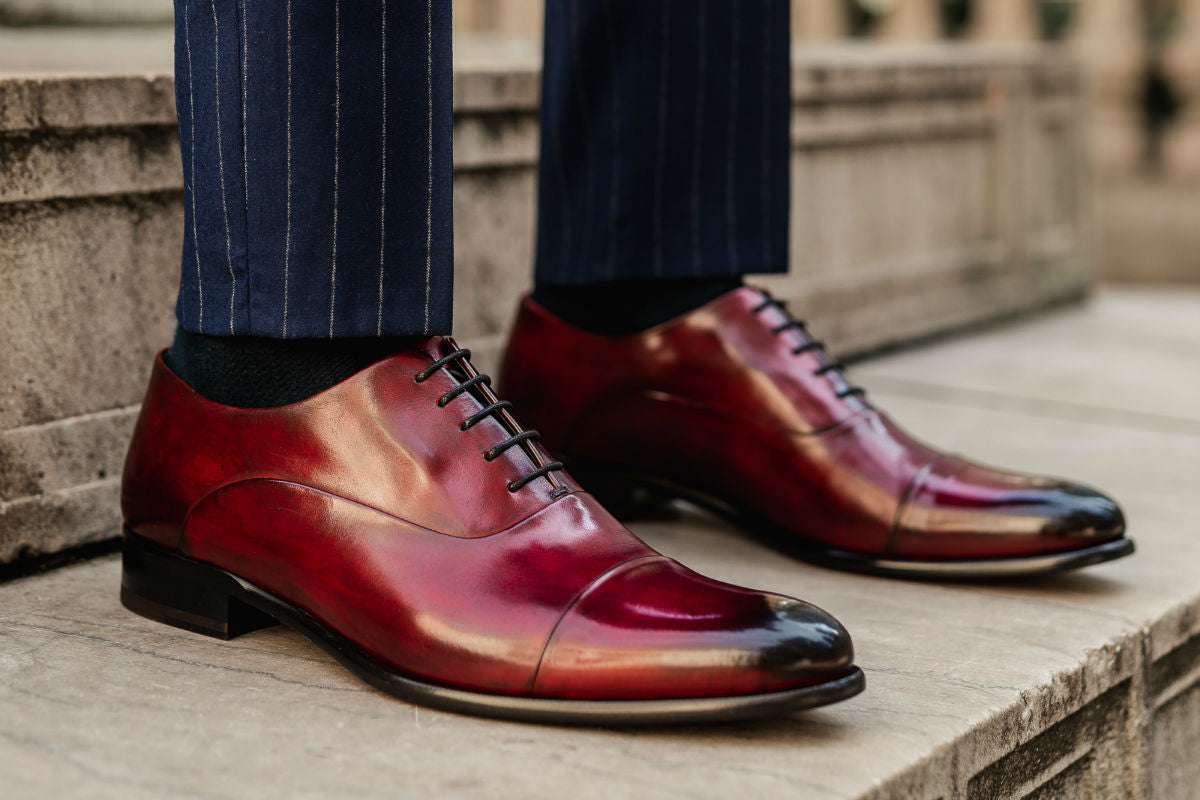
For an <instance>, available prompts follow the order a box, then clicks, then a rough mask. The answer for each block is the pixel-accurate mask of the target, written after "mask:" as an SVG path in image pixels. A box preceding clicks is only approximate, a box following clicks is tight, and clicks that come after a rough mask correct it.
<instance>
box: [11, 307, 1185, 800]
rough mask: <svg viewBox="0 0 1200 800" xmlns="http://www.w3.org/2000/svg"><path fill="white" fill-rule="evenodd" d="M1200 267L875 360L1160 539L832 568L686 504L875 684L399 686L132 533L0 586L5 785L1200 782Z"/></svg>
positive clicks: (974, 441) (659, 530) (1181, 792)
mask: <svg viewBox="0 0 1200 800" xmlns="http://www.w3.org/2000/svg"><path fill="white" fill-rule="evenodd" d="M1197 353H1200V292H1196V291H1192V292H1170V293H1167V292H1163V293H1158V292H1150V291H1140V292H1135V291H1129V290H1122V291H1105V292H1103V293H1101V294H1100V295H1099V297H1098V298H1097V300H1096V301H1095V302H1093V303H1091V304H1090V305H1088V306H1087V307H1085V308H1080V309H1076V310H1071V311H1067V312H1060V313H1056V314H1053V315H1048V316H1045V317H1042V318H1039V319H1037V320H1035V321H1031V322H1027V323H1023V324H1020V325H1016V326H1012V327H1008V328H1005V329H1003V330H995V331H992V332H988V333H985V334H980V335H976V336H972V337H969V338H963V339H959V340H955V341H952V342H948V343H943V344H939V345H937V346H933V347H929V348H925V349H920V350H916V351H912V352H909V353H905V354H902V355H896V356H891V357H887V358H882V359H876V360H871V361H868V362H865V363H863V364H861V365H860V366H859V367H858V368H857V369H856V370H855V371H854V372H855V378H856V379H858V381H859V382H861V383H864V384H866V385H867V386H868V387H872V389H873V392H872V395H873V397H874V398H875V400H876V402H877V403H878V404H880V405H881V406H882V407H884V408H887V409H889V410H891V411H892V412H893V414H894V415H895V416H896V417H897V418H898V419H899V420H901V421H902V422H903V423H904V424H905V425H907V426H908V427H909V428H911V429H912V430H913V431H914V432H915V433H917V434H919V435H921V436H923V437H925V438H927V439H930V440H932V441H934V442H937V443H939V444H941V445H943V446H947V447H949V448H952V449H954V450H959V451H964V452H968V453H971V454H973V455H975V456H977V457H979V458H982V459H984V460H987V461H990V462H993V463H1000V464H1006V465H1012V466H1023V467H1026V468H1031V469H1037V470H1044V471H1048V472H1053V473H1059V474H1065V475H1070V476H1072V477H1075V478H1078V479H1081V480H1084V481H1088V482H1091V483H1094V484H1097V485H1099V486H1102V487H1105V488H1106V489H1108V490H1110V491H1112V492H1113V493H1115V495H1116V496H1117V497H1118V498H1119V499H1120V500H1121V501H1122V502H1123V504H1124V505H1125V507H1126V510H1127V511H1128V515H1129V520H1130V530H1131V534H1132V535H1133V536H1134V537H1135V538H1136V539H1137V541H1138V545H1139V553H1138V554H1137V555H1136V556H1134V557H1133V558H1130V559H1126V560H1123V561H1119V562H1115V563H1112V564H1108V565H1103V566H1101V567H1098V568H1094V569H1091V570H1088V571H1085V572H1081V573H1075V574H1069V575H1062V576H1055V577H1048V578H1044V579H1040V580H1031V581H1024V582H1008V583H992V584H983V585H970V584H947V585H938V584H919V583H905V582H900V581H892V580H884V579H874V578H867V577H859V576H852V575H844V574H839V573H833V572H830V571H826V570H822V569H818V568H816V567H810V566H807V565H804V564H801V563H798V562H794V561H791V560H789V559H787V558H784V557H782V556H779V555H776V554H774V553H772V552H770V551H768V550H765V549H763V548H762V547H761V546H759V545H758V544H756V543H754V542H753V541H751V540H749V539H748V538H746V537H745V536H743V535H742V534H740V533H739V532H737V531H735V530H733V529H731V528H729V527H727V526H726V525H724V524H722V523H720V522H717V521H715V520H713V519H711V518H709V517H706V516H704V515H702V514H700V513H699V512H691V511H688V512H686V513H685V515H684V516H683V517H682V518H681V519H680V520H678V521H672V522H657V523H647V524H638V525H635V530H636V531H637V532H638V533H639V534H641V535H643V536H644V537H645V538H646V539H648V540H649V541H650V543H651V544H652V545H653V546H655V547H656V548H658V549H660V550H662V551H663V552H665V553H667V554H668V555H671V556H675V557H678V558H681V559H682V560H683V561H685V562H686V563H687V564H689V565H690V566H692V567H694V568H696V569H698V570H700V571H701V572H704V573H707V574H710V575H713V576H715V577H718V578H721V579H724V580H728V581H733V582H736V583H741V584H746V585H754V586H763V587H769V588H771V589H774V590H778V591H783V592H788V593H792V594H796V595H799V596H801V597H805V598H808V599H811V600H813V601H814V602H817V603H819V604H821V605H823V606H824V607H826V608H828V609H829V610H830V611H832V612H833V613H834V614H836V615H837V616H838V617H840V618H841V619H842V620H843V621H844V622H845V623H846V624H847V625H848V626H849V628H850V630H851V631H852V633H853V634H854V636H855V641H856V643H857V649H858V653H859V658H860V663H861V664H862V666H863V667H864V669H865V670H866V671H867V677H868V690H867V692H866V693H865V694H863V695H861V696H860V697H858V698H855V699H853V700H851V701H849V702H846V703H843V704H840V705H837V706H833V707H830V708H827V709H822V710H818V711H814V712H809V713H803V714H799V715H796V716H794V717H791V718H787V719H780V720H775V721H771V722H765V723H759V724H742V725H731V726H719V727H710V728H706V727H693V728H686V729H681V730H651V731H626V730H559V729H553V728H548V727H539V726H534V725H520V724H509V723H501V722H491V721H482V720H475V719H470V718H466V717H459V716H455V715H451V714H444V713H438V712H433V711H429V710H425V709H419V708H415V707H412V706H409V705H407V704H405V703H402V702H400V701H397V700H394V699H391V698H389V697H387V696H384V695H382V694H380V693H378V692H375V691H373V690H371V689H369V688H367V687H366V686H365V685H363V684H361V683H359V682H358V681H357V680H355V679H354V678H352V677H350V676H349V675H348V674H347V673H345V672H344V671H343V670H342V669H341V668H340V667H339V666H337V665H336V664H335V663H334V662H333V661H332V660H331V659H329V658H328V657H326V656H325V655H324V654H323V653H322V652H321V651H319V650H317V649H316V648H315V647H314V646H312V645H310V644H309V643H307V642H306V641H305V640H303V639H301V638H300V637H299V636H297V635H295V634H292V633H290V632H287V631H284V630H280V629H272V630H264V631H260V632H257V633H254V634H251V635H248V636H245V637H243V638H240V639H237V640H234V641H232V642H229V643H222V642H218V641H216V640H212V639H207V638H204V637H201V636H195V635H191V634H188V633H184V632H181V631H178V630H174V629H170V628H166V627H163V626H160V625H156V624H154V623H150V622H148V621H145V620H143V619H141V618H140V617H136V616H134V615H132V614H130V613H128V612H126V611H124V610H123V609H122V608H121V607H120V606H119V604H118V602H117V597H116V592H117V582H118V578H119V564H118V562H117V561H116V559H115V558H112V557H109V558H105V559H101V560H97V561H93V562H90V563H87V564H84V565H81V566H76V567H70V568H66V569H62V570H58V571H55V572H52V573H49V574H47V575H45V576H42V577H34V578H26V579H22V580H19V581H15V582H11V583H9V584H7V585H4V586H0V708H3V709H4V713H3V714H0V741H3V742H4V744H3V746H0V786H3V787H4V791H3V795H4V796H5V797H6V798H11V799H12V800H21V799H23V798H35V797H37V798H41V797H94V798H102V797H103V798H106V797H121V798H127V799H129V800H135V799H136V798H156V797H167V796H170V797H206V798H225V797H246V796H269V797H307V798H326V797H328V798H344V797H414V798H416V797H420V798H428V797H478V796H491V797H522V798H547V799H548V800H549V799H551V798H554V799H557V798H562V797H573V798H581V800H585V799H586V798H611V797H637V798H680V797H685V798H720V799H721V800H724V798H729V797H755V798H762V799H763V800H767V799H768V798H797V797H801V798H812V799H813V800H820V799H822V798H870V799H871V800H883V799H884V798H917V799H921V798H928V799H929V800H993V799H997V798H1044V799H1045V800H1051V799H1053V800H1060V799H1063V798H1113V799H1114V800H1128V799H1129V798H1133V799H1135V800H1140V799H1143V798H1144V799H1149V798H1154V800H1194V798H1196V797H1200V760H1198V759H1197V758H1196V753H1197V752H1200V580H1198V579H1197V564H1200V536H1197V535H1196V534H1197V530H1198V529H1200V506H1198V504H1197V502H1196V501H1197V493H1196V486H1197V485H1198V484H1200V381H1198V380H1197V376H1198V375H1200V364H1198V363H1197V356H1196V354H1197Z"/></svg>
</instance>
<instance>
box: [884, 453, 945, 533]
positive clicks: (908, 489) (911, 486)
mask: <svg viewBox="0 0 1200 800" xmlns="http://www.w3.org/2000/svg"><path fill="white" fill-rule="evenodd" d="M944 458H946V454H945V453H943V454H941V455H936V456H934V457H933V458H931V459H929V461H927V462H925V466H923V467H921V468H920V469H919V470H917V472H916V474H915V475H913V476H912V479H911V480H909V482H908V485H907V486H905V487H904V491H903V492H901V493H900V499H899V500H898V501H897V503H896V515H895V516H894V517H893V518H892V527H891V528H890V529H888V534H887V542H886V543H885V544H884V552H885V553H887V554H888V555H889V556H894V555H895V554H896V537H897V536H899V534H900V519H901V518H902V517H903V516H904V509H905V508H906V507H907V506H908V501H909V498H911V497H912V493H913V492H915V491H916V490H917V487H918V486H920V485H921V484H922V483H923V482H924V481H925V478H926V477H927V476H928V475H929V473H930V472H931V471H932V470H933V465H934V464H936V463H938V462H939V461H941V460H942V459H944Z"/></svg>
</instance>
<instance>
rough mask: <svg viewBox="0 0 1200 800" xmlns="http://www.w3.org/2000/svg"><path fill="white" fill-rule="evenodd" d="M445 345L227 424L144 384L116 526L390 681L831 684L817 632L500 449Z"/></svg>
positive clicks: (848, 656)
mask: <svg viewBox="0 0 1200 800" xmlns="http://www.w3.org/2000/svg"><path fill="white" fill-rule="evenodd" d="M453 347H454V346H453V344H452V343H451V342H449V340H444V339H440V338H433V339H430V340H427V341H426V342H425V343H424V344H422V346H420V347H418V348H415V349H413V350H409V351H405V352H403V353H400V354H397V355H395V356H393V357H390V358H388V359H386V360H384V361H381V362H379V363H377V364H375V365H373V366H371V367H369V368H368V369H366V370H364V371H362V372H360V373H359V374H357V375H355V376H354V377H352V378H350V379H348V380H346V381H344V382H342V383H340V384H338V385H336V386H334V387H332V388H330V389H328V390H327V391H325V392H322V393H320V394H318V395H316V396H314V397H312V398H309V399H308V400H304V401H301V402H299V403H295V404H292V405H288V406H283V407H279V408H273V409H241V408H233V407H229V406H223V405H219V404H216V403H212V402H210V401H208V400H205V399H204V398H203V397H201V396H199V395H198V394H196V393H195V392H194V391H193V390H192V389H191V388H190V387H188V386H187V385H186V384H185V383H184V382H183V381H181V380H180V379H179V378H177V377H176V376H175V375H174V374H173V373H172V372H171V371H170V369H169V368H168V367H167V366H166V365H165V364H164V362H163V360H162V358H161V356H160V358H159V359H158V361H157V362H156V364H155V368H154V372H153V376H152V378H151V383H150V388H149V390H148V393H147V396H146V401H145V403H144V405H143V408H142V412H141V416H140V418H139V421H138V424H137V427H136V430H135V433H134V437H133V441H132V444H131V448H130V452H129V456H128V459H127V462H126V469H125V475H124V481H123V485H122V507H123V511H124V515H125V520H126V527H127V529H128V530H129V531H130V533H131V534H132V535H134V536H139V537H144V538H147V539H151V540H153V541H154V542H156V543H157V544H159V545H161V546H163V547H166V548H168V549H170V550H171V551H172V552H178V553H179V554H181V555H183V556H186V557H188V558H190V559H195V560H198V561H200V562H203V563H204V564H208V565H213V566H216V567H219V568H221V569H223V570H226V571H228V572H230V573H233V574H234V575H236V576H238V577H240V578H242V579H244V580H246V581H249V582H251V583H252V584H254V585H255V586H257V587H258V588H259V589H262V590H265V591H266V592H269V593H271V594H273V595H275V596H276V597H278V598H281V599H282V600H284V601H286V602H288V603H290V604H292V605H294V606H295V607H297V608H299V609H302V610H303V611H305V612H307V613H308V614H310V615H312V616H313V617H315V618H316V619H318V620H319V621H321V622H322V623H323V624H324V625H326V626H328V627H329V628H332V629H333V630H335V631H337V632H338V633H340V634H341V635H342V636H344V637H345V638H347V639H348V640H349V641H350V642H352V643H353V644H354V645H355V646H357V647H359V648H361V650H362V651H363V652H364V653H366V654H367V655H369V656H370V657H371V658H372V659H374V660H376V661H377V662H379V663H381V664H384V665H387V666H389V667H390V668H392V669H394V670H396V672H397V673H399V674H402V675H406V676H411V677H413V678H416V679H420V680H424V681H428V682H431V683H433V684H436V685H440V686H447V687H455V688H460V689H467V690H471V691H475V692H481V693H492V694H499V695H512V696H522V697H541V698H565V699H584V700H608V699H619V700H638V699H664V698H693V697H715V696H726V695H741V694H753V693H760V692H772V691H777V690H783V689H787V688H790V687H797V686H805V685H810V684H817V683H820V682H823V681H827V680H829V679H831V678H837V677H839V676H843V675H846V674H847V673H848V672H849V671H850V670H851V669H852V663H851V662H852V648H851V645H850V640H849V637H848V636H847V634H846V632H845V630H844V629H843V628H842V627H841V626H840V625H839V624H838V623H837V622H836V621H835V620H834V619H833V618H832V617H830V616H829V615H828V614H826V613H825V612H823V611H820V610H819V609H817V608H815V607H813V606H811V605H808V604H806V603H802V602H800V601H797V600H793V599H790V598H785V597H782V596H779V595H772V594H766V593H762V592H756V591H751V590H747V589H741V588H738V587H734V586H729V585H727V584H722V583H718V582H716V581H712V580H709V579H707V578H703V577H701V576H699V575H697V574H695V573H693V572H690V571H689V570H687V569H685V568H684V567H682V566H680V565H679V564H677V563H676V562H674V561H672V560H670V559H668V558H665V557H663V556H661V555H659V554H658V553H656V552H655V551H654V550H652V549H651V548H650V547H648V546H647V545H646V544H644V543H643V542H642V541H641V540H639V539H638V538H637V537H635V536H634V535H633V534H632V533H630V532H629V531H628V530H627V529H626V528H624V527H623V526H622V525H621V524H620V523H618V522H617V521H616V520H615V519H613V517H612V516H610V515H609V514H608V513H607V512H606V511H605V510H604V509H603V508H602V507H601V506H600V505H599V504H598V503H597V502H596V501H595V499H594V498H592V497H591V495H589V494H587V493H585V492H583V491H581V490H580V488H579V486H578V485H577V484H576V483H575V482H574V481H573V480H572V479H571V478H570V476H569V475H567V474H566V473H565V472H553V473H551V474H550V475H548V476H545V477H541V478H538V479H536V480H534V481H532V482H531V483H529V484H528V485H526V486H524V487H523V488H520V489H519V490H517V491H515V492H513V491H509V488H508V486H509V483H510V482H511V481H513V480H515V479H518V478H520V477H521V476H523V475H526V474H528V473H530V472H531V471H532V470H533V469H535V467H536V466H538V464H536V463H535V458H532V457H531V453H532V454H533V455H534V456H536V459H537V460H538V461H540V462H541V463H543V464H544V463H546V462H547V461H548V460H549V459H548V457H547V456H546V454H545V453H544V451H542V450H540V449H538V448H537V446H536V445H530V452H526V451H525V450H524V449H523V447H521V446H517V447H513V448H511V449H509V450H507V451H505V452H504V453H503V454H501V455H500V456H499V457H497V458H496V459H495V460H493V461H491V462H488V461H486V460H485V459H484V455H483V454H484V453H485V451H487V450H489V449H490V448H492V447H494V446H496V445H497V444H499V443H500V442H502V441H504V440H506V439H507V438H508V437H509V436H510V435H511V431H510V430H508V429H507V428H506V427H505V426H504V425H502V424H501V423H500V422H499V421H497V420H496V419H494V418H491V417H489V418H486V419H484V420H483V421H481V422H479V423H478V424H476V425H474V426H473V427H471V428H469V429H468V430H465V431H464V430H462V429H461V428H460V426H459V422H460V421H461V420H464V419H466V418H467V417H469V416H471V415H472V414H475V413H476V412H478V411H480V409H481V408H482V407H483V406H482V404H481V403H480V401H479V400H478V399H477V398H476V397H474V396H472V394H471V393H469V392H467V393H463V394H460V395H459V396H457V397H455V398H454V399H453V400H452V401H450V402H449V403H447V404H446V405H445V407H439V405H438V399H439V398H440V397H442V396H443V395H444V394H445V393H446V392H448V391H450V390H452V389H453V388H454V387H455V386H457V385H458V384H459V378H458V377H455V375H454V374H452V373H451V372H450V371H449V370H448V369H444V368H443V369H439V370H437V371H436V372H433V373H432V375H431V376H430V377H429V378H428V379H427V380H425V381H423V382H417V381H416V380H415V376H416V375H417V374H418V373H419V372H420V371H421V370H423V369H425V368H426V367H428V366H429V365H430V364H432V363H433V362H434V360H436V359H438V358H440V357H442V356H445V355H447V354H448V353H449V352H451V351H452V350H453Z"/></svg>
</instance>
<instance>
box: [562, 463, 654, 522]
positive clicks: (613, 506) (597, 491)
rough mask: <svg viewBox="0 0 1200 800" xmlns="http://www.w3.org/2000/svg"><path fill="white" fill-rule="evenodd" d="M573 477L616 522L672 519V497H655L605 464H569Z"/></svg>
mask: <svg viewBox="0 0 1200 800" xmlns="http://www.w3.org/2000/svg"><path fill="white" fill-rule="evenodd" d="M569 469H570V471H571V475H572V477H574V478H575V480H576V481H578V482H579V485H580V486H582V487H583V488H584V489H585V490H587V491H588V493H590V494H591V495H592V496H593V497H595V498H596V499H597V500H599V501H600V505H602V506H604V507H605V508H606V509H608V511H609V513H610V514H612V515H613V516H614V517H616V518H617V519H619V520H622V521H626V522H628V521H633V520H646V519H655V520H663V519H673V518H674V517H676V516H677V514H676V513H675V510H674V509H673V508H672V507H671V498H670V497H667V496H665V495H662V494H658V493H656V492H654V491H651V490H650V489H647V488H646V487H645V486H643V485H641V484H639V483H638V482H637V480H635V479H634V478H631V477H630V476H629V475H627V474H624V473H622V472H620V471H618V470H615V469H613V468H612V467H609V466H607V465H605V464H597V463H595V462H590V461H575V462H570V465H569Z"/></svg>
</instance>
